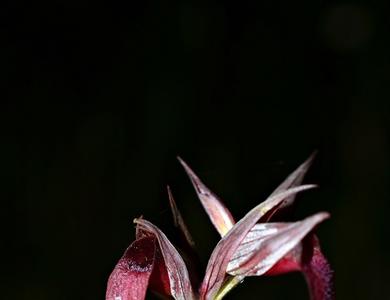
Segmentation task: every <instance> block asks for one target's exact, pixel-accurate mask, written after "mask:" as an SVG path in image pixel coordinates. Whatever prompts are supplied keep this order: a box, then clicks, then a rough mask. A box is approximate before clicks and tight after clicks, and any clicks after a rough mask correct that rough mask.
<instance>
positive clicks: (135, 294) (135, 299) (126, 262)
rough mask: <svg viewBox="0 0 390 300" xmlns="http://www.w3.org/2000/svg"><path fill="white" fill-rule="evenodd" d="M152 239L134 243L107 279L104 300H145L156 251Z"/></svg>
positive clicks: (154, 241) (146, 238) (143, 239)
mask: <svg viewBox="0 0 390 300" xmlns="http://www.w3.org/2000/svg"><path fill="white" fill-rule="evenodd" d="M155 243H156V240H155V238H154V237H144V238H141V239H139V240H136V241H134V242H133V243H132V244H131V245H130V246H129V248H127V250H126V251H125V253H124V255H123V256H122V258H121V259H120V260H119V262H118V263H117V265H116V266H115V268H114V270H113V272H112V273H111V275H110V278H109V279H108V284H107V292H106V300H142V299H145V295H146V290H147V288H148V285H149V279H150V275H151V274H152V271H153V264H154V257H155V251H156V245H155Z"/></svg>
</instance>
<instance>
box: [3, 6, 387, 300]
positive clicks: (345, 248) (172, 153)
mask: <svg viewBox="0 0 390 300" xmlns="http://www.w3.org/2000/svg"><path fill="white" fill-rule="evenodd" d="M389 9H390V5H389V2H388V1H385V0H377V1H318V0H317V1H306V0H302V1H278V0H276V1H249V0H248V1H246V0H244V1H239V2H237V1H228V0H225V1H211V0H208V1H202V0H198V1H190V0H187V1H186V0H183V1H168V2H167V1H133V2H131V1H128V2H119V1H111V2H110V1H93V2H92V1H84V0H79V1H72V0H70V1H69V0H68V1H63V0H58V1H38V2H36V1H35V2H27V1H5V2H2V4H1V9H0V14H1V27H0V28H1V29H0V30H1V40H2V43H1V44H2V45H1V55H0V63H1V68H0V76H1V80H0V85H1V91H2V101H1V111H0V122H1V126H0V128H1V131H2V134H1V148H0V153H1V155H0V166H1V167H0V170H1V171H0V174H1V195H0V197H1V207H0V220H1V242H0V247H1V252H2V253H3V254H2V256H1V269H2V272H1V273H2V280H1V281H0V288H1V291H2V292H1V293H2V298H3V299H19V300H21V299H34V300H35V299H103V298H104V293H105V288H106V280H107V278H108V276H109V274H110V272H111V270H112V268H113V267H114V265H115V264H116V262H117V260H118V259H119V258H120V256H121V255H122V253H123V251H124V250H125V248H126V247H127V246H128V245H129V244H130V242H131V241H132V240H133V238H134V225H133V224H132V220H133V218H134V217H138V216H140V215H141V214H142V215H144V216H145V217H146V218H147V219H149V220H151V221H152V222H154V223H155V224H158V225H159V226H160V227H161V228H162V229H163V230H164V231H165V232H167V234H168V236H169V237H170V238H171V232H172V230H171V227H172V222H171V214H170V211H169V208H168V201H167V196H166V185H167V184H169V185H170V186H171V188H172V190H173V193H174V195H175V197H176V200H177V203H178V205H179V207H180V209H181V210H182V213H183V215H184V216H185V218H186V221H187V222H188V226H189V228H190V230H191V231H192V233H193V235H194V239H195V242H196V244H197V248H198V250H199V253H200V257H201V260H202V263H203V264H204V265H205V264H206V263H207V259H208V256H209V254H210V253H211V251H212V249H213V247H214V246H215V244H216V243H217V241H218V235H217V233H216V231H215V230H214V229H213V227H212V226H211V224H210V222H209V221H208V219H207V216H206V214H205V213H204V212H203V210H202V207H201V206H200V203H199V202H198V200H197V198H196V195H195V192H194V190H193V188H192V186H191V184H190V182H189V180H188V178H187V177H186V175H185V173H184V171H183V170H182V168H181V166H180V165H179V163H178V162H177V160H176V156H177V155H180V156H182V157H183V159H185V160H186V161H187V162H188V163H189V164H190V166H192V167H193V168H194V170H195V171H196V172H197V173H198V174H199V176H200V177H201V178H202V179H203V180H204V181H205V183H207V184H208V186H209V187H210V188H211V189H212V190H213V191H215V192H216V193H217V194H218V195H219V196H221V198H223V199H224V201H225V203H226V205H227V206H228V207H229V208H231V210H232V212H233V214H234V216H236V217H237V218H239V217H241V216H243V215H244V214H245V213H246V212H247V211H248V210H249V209H250V208H252V207H253V206H254V205H256V204H257V203H259V202H260V201H263V200H264V199H265V197H266V196H267V195H268V194H269V193H270V192H272V190H273V189H274V188H275V187H276V186H277V185H278V184H279V183H280V182H281V181H282V180H283V179H284V178H285V177H286V176H287V175H288V174H289V173H290V172H291V171H293V170H294V168H295V167H297V166H298V165H299V164H300V163H302V162H303V161H304V160H305V159H306V158H307V157H308V156H309V155H310V153H312V151H314V150H316V149H317V150H318V151H319V154H318V156H317V158H316V161H315V163H314V165H313V167H312V169H311V171H310V172H309V174H308V176H307V178H306V180H305V182H307V183H318V184H319V185H320V189H317V190H313V191H309V192H305V193H303V194H301V195H299V197H298V201H297V205H296V209H295V211H294V212H293V214H292V215H291V219H292V220H298V219H301V218H303V217H305V216H308V215H309V214H312V213H315V212H317V211H322V210H326V211H329V212H330V213H331V215H332V218H331V219H330V220H328V221H326V222H325V223H324V224H321V226H320V227H319V229H318V234H319V236H320V239H321V242H322V247H323V250H324V252H325V253H326V255H327V257H328V258H329V260H330V262H331V264H332V266H333V267H334V269H335V270H336V289H337V296H338V299H385V298H387V297H388V288H387V287H388V282H387V280H386V276H387V273H388V270H389V267H390V259H389V255H388V253H389V250H390V249H389V243H388V242H387V241H386V237H387V236H388V235H389V231H390V230H389V228H390V227H389V226H388V224H387V223H386V222H385V221H386V217H387V215H388V211H389V209H390V205H389V200H388V198H389V187H388V181H389V155H388V151H389V143H388V137H389V132H388V131H389V128H390V127H389V125H390V123H389V104H388V99H389V96H390V84H389V83H390V82H389V73H390V57H389V53H390V52H389V50H390V43H389V41H390V40H389V37H388V34H389V23H390V19H389V18H388V15H389ZM172 239H173V237H172ZM150 297H151V298H150V299H152V296H150ZM227 299H308V295H307V291H306V285H305V282H304V279H303V277H302V276H301V275H300V274H298V273H297V274H289V275H285V276H280V277H272V278H266V277H264V278H252V279H247V280H246V281H245V283H244V284H242V285H241V286H239V287H238V288H237V289H236V290H234V291H233V292H232V293H231V294H230V295H229V296H228V297H227Z"/></svg>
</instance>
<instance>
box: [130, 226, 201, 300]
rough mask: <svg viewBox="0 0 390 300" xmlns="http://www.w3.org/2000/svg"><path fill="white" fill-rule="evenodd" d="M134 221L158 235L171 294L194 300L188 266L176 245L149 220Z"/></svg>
mask: <svg viewBox="0 0 390 300" xmlns="http://www.w3.org/2000/svg"><path fill="white" fill-rule="evenodd" d="M134 222H136V223H137V224H139V225H140V226H141V227H142V230H144V231H147V232H149V233H150V234H152V235H154V236H155V237H156V239H157V241H158V243H159V246H160V250H161V254H162V256H163V258H164V261H165V266H166V269H167V273H168V277H169V285H170V290H171V295H172V296H173V297H174V298H175V299H176V300H193V299H194V295H193V292H192V287H191V282H190V277H189V274H188V271H187V267H186V265H185V263H184V261H183V259H182V257H181V256H180V254H179V253H178V252H177V250H176V249H175V247H174V246H173V245H172V244H171V242H170V241H169V240H168V238H167V237H166V236H165V234H164V233H163V232H162V231H161V230H160V229H158V227H157V226H155V225H153V224H152V223H150V222H149V221H146V220H143V219H138V220H137V219H136V220H134Z"/></svg>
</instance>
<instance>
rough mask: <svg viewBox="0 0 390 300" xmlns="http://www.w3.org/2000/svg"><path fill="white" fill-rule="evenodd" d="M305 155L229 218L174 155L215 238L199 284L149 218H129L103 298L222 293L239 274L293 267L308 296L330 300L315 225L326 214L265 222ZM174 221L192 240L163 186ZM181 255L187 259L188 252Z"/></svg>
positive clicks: (289, 191) (293, 187)
mask: <svg viewBox="0 0 390 300" xmlns="http://www.w3.org/2000/svg"><path fill="white" fill-rule="evenodd" d="M312 159H313V156H311V157H310V158H309V159H308V160H307V161H305V162H304V163H303V164H302V165H301V166H299V167H298V169H296V170H295V171H294V172H293V173H292V174H291V175H290V176H289V177H288V178H287V179H286V180H285V181H284V182H283V183H282V184H281V185H280V186H279V187H278V188H277V189H276V190H275V191H274V192H273V193H272V194H271V196H270V197H268V198H267V199H266V200H265V201H264V202H262V203H260V204H258V205H257V206H256V207H254V208H253V209H252V210H250V211H249V212H248V213H247V214H246V215H245V216H244V217H243V218H242V219H241V220H239V221H238V222H235V220H234V218H233V216H232V214H231V213H230V212H229V210H228V209H227V208H226V207H225V206H224V204H223V203H222V201H221V200H220V199H219V198H218V197H217V196H216V195H215V194H214V193H213V192H211V191H210V190H209V189H208V188H207V187H206V186H205V185H204V184H203V183H202V181H201V180H200V179H199V177H198V176H197V175H196V174H195V173H194V172H193V171H192V170H191V169H190V167H189V166H188V165H187V164H186V163H185V162H184V161H183V160H181V159H180V158H179V160H180V162H181V164H182V165H183V167H184V168H185V170H186V172H187V174H188V175H189V177H190V179H191V181H192V183H193V185H194V187H195V190H196V193H197V195H198V197H199V199H200V201H201V203H202V205H203V207H204V208H205V210H206V212H207V214H208V216H209V217H210V219H211V222H212V224H213V225H214V226H215V228H216V229H217V231H218V232H219V234H220V235H221V240H220V241H219V242H218V244H217V245H216V247H215V248H214V251H213V252H212V254H211V256H210V259H209V262H208V265H207V268H206V271H205V276H204V278H203V281H202V282H201V284H200V285H199V286H196V285H197V281H196V280H194V277H195V275H196V274H195V272H192V271H189V270H192V268H187V266H188V265H190V264H189V263H187V265H186V262H187V260H186V262H185V260H184V259H183V257H182V255H181V254H180V253H179V251H178V250H177V249H176V248H175V247H174V246H173V245H172V243H171V242H170V241H169V240H168V238H167V237H166V235H165V234H164V233H163V232H162V231H161V230H160V229H159V228H158V227H157V226H155V225H154V224H152V223H151V222H149V221H147V220H145V219H143V218H139V219H135V220H134V222H135V223H136V239H135V241H134V242H133V243H132V244H131V245H130V246H129V247H128V248H127V250H126V251H125V253H124V255H123V256H122V258H121V259H120V260H119V262H118V263H117V265H116V266H115V268H114V270H113V272H112V273H111V275H110V278H109V280H108V285H107V292H106V300H142V299H145V297H146V291H147V290H148V289H150V290H152V291H154V292H155V293H156V294H157V295H160V296H162V297H163V298H173V299H176V300H195V299H200V300H216V299H222V298H223V297H224V296H225V295H226V293H227V292H228V291H229V290H231V289H232V288H233V287H234V286H236V285H237V284H239V283H240V282H242V281H243V279H244V278H245V277H247V276H260V275H278V274H283V273H287V272H291V271H301V272H303V274H304V275H305V278H306V281H307V283H308V287H309V292H310V296H311V299H312V300H331V299H334V292H333V272H332V271H331V269H330V267H329V264H328V262H327V260H326V259H325V257H324V256H323V254H322V252H321V250H320V246H319V242H318V238H317V237H316V236H315V234H314V233H313V230H314V229H315V227H316V226H317V225H318V224H319V223H321V222H322V221H324V220H325V219H327V218H328V217H329V214H328V213H326V212H320V213H317V214H314V215H312V216H310V217H308V218H306V219H304V220H301V221H298V222H269V221H271V220H272V218H273V217H274V215H275V214H277V213H278V212H280V211H281V210H282V209H283V208H285V207H287V206H289V205H291V204H292V203H293V201H294V199H295V196H296V194H297V193H298V192H301V191H304V190H307V189H311V188H313V187H315V186H314V185H300V184H301V182H302V179H303V177H304V175H305V173H306V171H307V169H308V168H309V166H310V164H311V161H312ZM168 194H169V200H170V204H171V208H172V211H173V215H174V221H175V225H176V226H177V227H178V228H179V229H180V232H181V235H182V237H183V238H184V241H185V245H186V246H187V247H184V248H187V249H190V250H191V251H192V249H193V246H194V243H193V241H192V238H191V236H190V234H189V231H188V229H187V227H186V225H185V223H184V220H183V218H182V216H181V214H180V212H179V210H178V209H177V206H176V203H175V201H174V200H173V197H172V194H171V192H170V190H169V189H168ZM188 257H191V255H190V256H188Z"/></svg>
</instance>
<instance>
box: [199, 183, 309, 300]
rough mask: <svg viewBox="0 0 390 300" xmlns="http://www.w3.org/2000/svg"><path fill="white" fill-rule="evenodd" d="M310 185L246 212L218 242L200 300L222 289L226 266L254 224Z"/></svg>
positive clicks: (281, 194) (276, 197) (290, 191)
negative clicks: (286, 199) (276, 206)
mask: <svg viewBox="0 0 390 300" xmlns="http://www.w3.org/2000/svg"><path fill="white" fill-rule="evenodd" d="M313 187H314V186H312V185H303V186H300V187H295V188H292V189H289V190H287V191H285V192H282V193H279V194H277V195H275V196H274V197H271V198H270V199H269V200H268V201H267V203H264V202H263V203H260V204H259V205H257V206H256V207H254V208H253V209H252V210H251V211H250V212H248V213H247V214H246V215H245V217H244V218H242V219H241V220H240V221H239V222H237V223H236V225H234V227H233V228H232V229H231V230H230V231H229V232H228V233H227V234H226V235H225V236H224V237H223V238H222V239H221V240H220V241H219V243H218V244H217V246H216V247H215V249H214V251H213V253H212V254H211V257H210V259H209V262H208V265H207V269H206V275H205V277H204V280H203V283H202V286H201V289H200V296H201V299H206V300H208V299H213V298H214V297H215V295H216V294H217V293H218V291H219V289H220V288H221V287H222V285H223V282H224V278H225V274H226V270H227V267H228V264H229V262H230V260H231V258H232V256H233V255H234V253H235V252H236V250H237V248H238V247H239V245H240V244H241V242H242V240H243V239H244V238H245V236H246V235H247V233H248V232H249V231H250V229H251V228H252V227H253V226H254V225H255V224H256V222H257V221H258V220H259V219H260V218H261V217H262V216H263V215H264V213H265V212H267V211H269V210H270V209H272V207H274V206H275V205H277V204H278V203H280V202H281V201H283V199H285V198H286V197H289V196H291V195H293V194H295V193H298V192H300V191H303V190H307V189H310V188H313Z"/></svg>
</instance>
